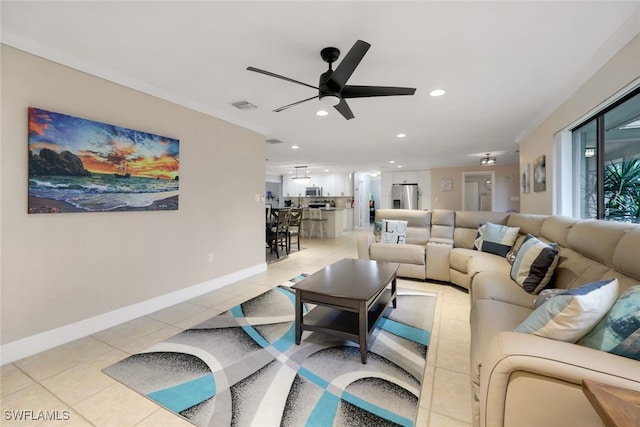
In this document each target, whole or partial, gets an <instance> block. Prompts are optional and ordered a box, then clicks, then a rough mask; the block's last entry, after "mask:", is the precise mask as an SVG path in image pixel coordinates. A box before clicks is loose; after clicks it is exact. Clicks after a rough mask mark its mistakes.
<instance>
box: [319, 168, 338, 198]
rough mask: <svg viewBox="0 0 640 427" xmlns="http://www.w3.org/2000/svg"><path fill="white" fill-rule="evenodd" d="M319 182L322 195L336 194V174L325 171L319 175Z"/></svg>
mask: <svg viewBox="0 0 640 427" xmlns="http://www.w3.org/2000/svg"><path fill="white" fill-rule="evenodd" d="M320 180H321V181H320V182H321V185H320V187H322V196H323V197H324V196H326V197H335V196H336V175H335V174H332V173H325V174H323V175H320Z"/></svg>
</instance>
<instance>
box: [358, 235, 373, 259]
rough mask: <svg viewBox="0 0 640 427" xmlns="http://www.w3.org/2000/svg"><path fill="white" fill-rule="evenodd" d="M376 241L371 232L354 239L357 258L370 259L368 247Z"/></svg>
mask: <svg viewBox="0 0 640 427" xmlns="http://www.w3.org/2000/svg"><path fill="white" fill-rule="evenodd" d="M375 241H376V237H375V236H374V235H373V234H368V235H360V236H358V240H357V241H356V244H357V247H358V258H359V259H371V257H370V255H369V248H370V247H371V245H372V244H373V242H375Z"/></svg>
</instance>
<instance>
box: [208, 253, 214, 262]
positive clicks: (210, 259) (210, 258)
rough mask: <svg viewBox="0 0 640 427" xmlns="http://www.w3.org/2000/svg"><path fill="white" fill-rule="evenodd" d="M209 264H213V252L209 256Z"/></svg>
mask: <svg viewBox="0 0 640 427" xmlns="http://www.w3.org/2000/svg"><path fill="white" fill-rule="evenodd" d="M209 262H213V252H211V253H210V254H209Z"/></svg>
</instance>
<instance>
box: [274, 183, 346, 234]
mask: <svg viewBox="0 0 640 427" xmlns="http://www.w3.org/2000/svg"><path fill="white" fill-rule="evenodd" d="M353 203H354V198H353V174H351V173H345V174H339V173H324V174H314V176H313V177H308V178H305V179H296V177H289V176H284V177H282V176H267V181H266V195H265V204H267V205H271V207H273V208H288V207H301V208H303V209H304V214H303V233H304V236H305V237H306V236H307V233H308V231H307V230H309V228H308V224H306V222H308V219H309V209H312V208H319V209H321V212H322V218H323V219H326V222H325V230H326V236H325V237H327V238H331V239H335V238H337V237H340V236H342V235H343V233H344V231H349V230H352V229H353ZM305 220H307V221H305ZM313 237H319V235H318V234H316V233H314V236H313Z"/></svg>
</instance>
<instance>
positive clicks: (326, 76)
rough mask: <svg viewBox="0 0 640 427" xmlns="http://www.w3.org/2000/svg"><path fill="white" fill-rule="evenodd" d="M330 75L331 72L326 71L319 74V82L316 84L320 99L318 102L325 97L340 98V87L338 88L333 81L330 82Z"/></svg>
mask: <svg viewBox="0 0 640 427" xmlns="http://www.w3.org/2000/svg"><path fill="white" fill-rule="evenodd" d="M332 75H333V70H328V71H325V72H324V73H322V74H320V82H319V83H318V95H319V97H320V100H322V98H324V97H327V96H335V97H338V98H341V96H340V90H341V89H340V86H338V85H337V84H336V83H335V82H334V81H333V80H331V76H332Z"/></svg>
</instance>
